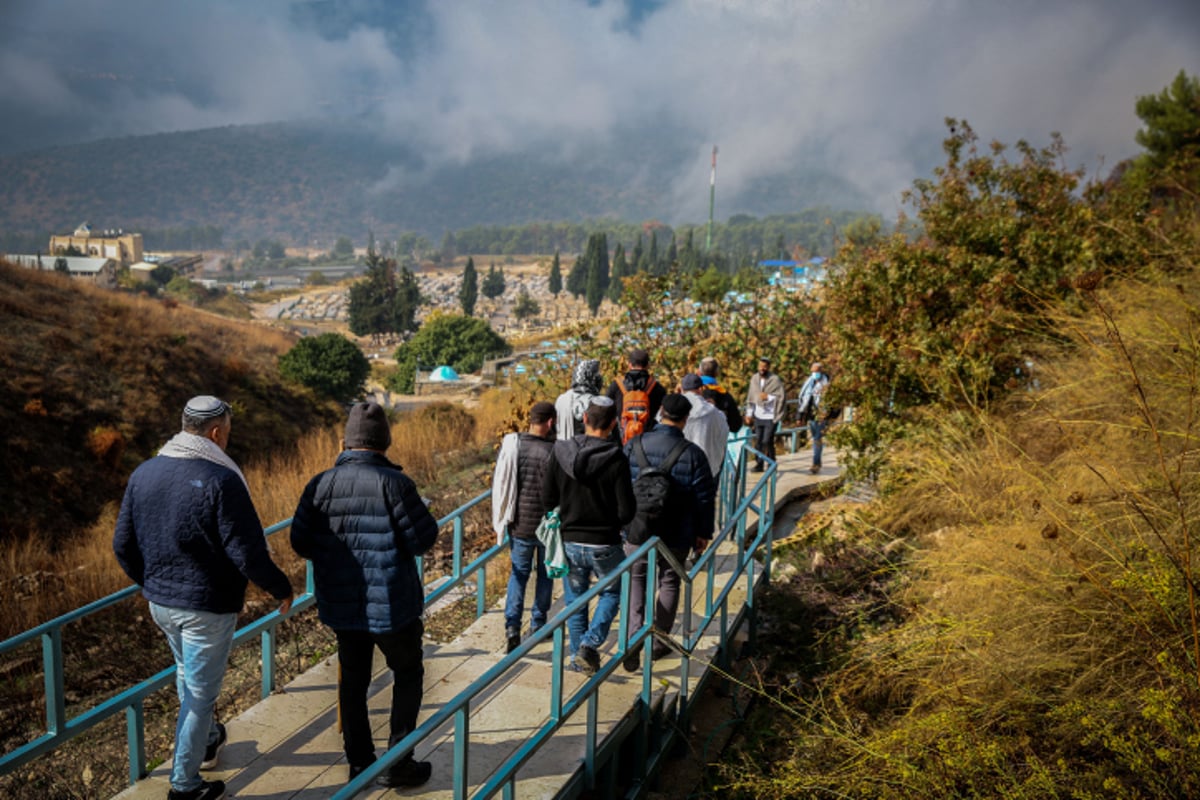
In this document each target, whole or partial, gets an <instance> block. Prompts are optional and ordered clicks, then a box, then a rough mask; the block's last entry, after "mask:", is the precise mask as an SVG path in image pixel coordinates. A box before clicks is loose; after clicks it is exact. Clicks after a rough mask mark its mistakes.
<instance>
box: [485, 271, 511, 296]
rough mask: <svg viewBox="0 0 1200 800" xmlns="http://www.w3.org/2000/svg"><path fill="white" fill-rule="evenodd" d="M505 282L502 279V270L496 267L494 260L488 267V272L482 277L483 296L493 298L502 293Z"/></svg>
mask: <svg viewBox="0 0 1200 800" xmlns="http://www.w3.org/2000/svg"><path fill="white" fill-rule="evenodd" d="M506 285H507V284H506V283H505V280H504V270H502V269H496V264H495V262H493V263H492V265H491V267H489V269H488V274H487V276H486V277H484V279H483V286H482V287H481V289H482V291H483V296H484V297H486V298H488V299H489V300H495V299H496V298H497V297H499V296H500V295H502V294H504V289H505V286H506Z"/></svg>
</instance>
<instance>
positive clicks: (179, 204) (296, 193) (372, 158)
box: [0, 121, 869, 247]
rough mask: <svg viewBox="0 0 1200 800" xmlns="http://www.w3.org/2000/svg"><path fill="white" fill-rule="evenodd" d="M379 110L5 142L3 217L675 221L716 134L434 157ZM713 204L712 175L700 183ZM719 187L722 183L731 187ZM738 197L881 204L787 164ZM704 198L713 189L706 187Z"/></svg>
mask: <svg viewBox="0 0 1200 800" xmlns="http://www.w3.org/2000/svg"><path fill="white" fill-rule="evenodd" d="M373 127H374V126H373V125H372V124H369V123H368V122H367V121H363V123H362V125H361V126H358V125H356V124H355V123H354V122H345V123H341V124H338V125H329V124H324V123H271V124H265V125H253V126H226V127H221V128H208V129H204V130H197V131H183V132H178V133H158V134H151V135H147V136H132V137H122V138H117V139H103V140H99V141H93V142H87V143H82V144H73V145H62V146H56V147H51V148H46V149H41V150H33V151H25V152H21V153H16V154H11V155H7V156H0V231H5V232H34V231H50V230H56V231H57V230H66V229H70V228H73V227H74V226H75V225H76V224H78V223H79V222H80V221H81V220H85V219H87V220H91V221H93V222H95V223H96V224H98V225H100V226H101V227H122V228H125V229H127V230H138V229H157V228H169V227H179V226H202V225H216V226H219V227H220V228H222V230H223V231H224V234H225V237H226V240H227V241H229V242H232V241H233V240H234V239H235V238H247V239H251V240H254V239H258V238H261V237H276V238H281V239H283V240H285V241H287V242H289V243H291V244H296V245H314V246H318V247H325V246H329V245H331V244H332V242H333V239H334V238H335V237H337V236H339V235H350V236H352V237H354V238H364V239H365V234H366V231H367V230H374V231H376V232H377V233H379V234H381V235H384V236H393V235H399V234H400V233H403V232H405V231H414V232H418V233H423V234H425V235H427V236H429V237H430V238H433V239H436V238H439V237H440V236H441V235H442V234H443V233H444V232H445V231H447V230H459V229H463V228H468V227H472V226H475V225H513V224H524V223H529V222H550V221H580V220H587V219H599V218H604V217H615V218H618V219H624V220H631V221H639V220H646V219H664V218H665V221H668V222H680V221H691V222H697V221H698V220H673V219H671V218H670V216H671V215H670V213H669V209H671V208H672V207H674V206H676V205H677V204H678V202H679V201H678V198H677V197H673V196H672V188H671V187H672V186H673V185H674V183H675V180H676V178H677V177H678V175H680V174H682V173H683V171H684V170H685V168H686V167H687V166H688V164H689V163H690V159H691V157H692V153H694V152H695V150H696V148H697V147H698V146H699V145H700V143H699V142H698V141H697V140H696V137H695V136H689V135H687V134H686V133H685V132H682V131H679V130H677V129H670V128H666V127H662V128H655V127H654V126H647V127H645V128H642V129H640V130H628V131H625V132H624V133H623V134H621V135H618V136H616V137H614V138H613V139H611V140H608V141H607V142H597V143H595V146H591V147H586V148H583V147H577V148H575V149H573V150H572V151H571V153H570V154H566V153H564V152H563V150H562V148H561V147H558V146H556V145H555V144H554V143H551V142H546V141H537V140H536V137H532V138H531V143H530V145H529V147H528V149H527V150H525V151H523V152H518V153H513V154H503V155H488V154H480V155H476V156H474V157H472V158H470V159H469V160H467V161H465V162H463V163H461V164H453V163H440V164H431V163H429V162H428V161H427V159H426V158H425V157H424V156H423V155H422V154H421V153H419V152H417V151H415V150H414V149H412V148H410V147H408V146H406V145H404V144H403V143H397V142H388V141H386V140H384V139H381V138H379V137H377V136H375V135H374V134H372V133H370V132H368V131H370V130H372V129H373ZM696 190H697V197H698V198H699V196H700V195H701V194H703V195H704V196H703V198H702V200H703V206H704V207H705V208H706V207H707V200H708V197H707V194H708V191H707V190H708V186H707V183H706V184H705V185H703V186H697V189H696ZM718 191H720V189H719V188H718ZM728 194H729V195H730V196H728V197H722V198H721V200H720V208H721V209H722V216H732V215H735V214H751V215H755V216H764V215H769V214H773V213H786V212H789V211H798V210H800V209H802V208H805V207H810V206H814V205H827V206H831V207H841V208H866V207H867V206H869V203H868V201H867V199H866V198H865V197H864V196H863V195H862V194H861V193H860V192H858V190H856V189H855V188H854V187H853V186H851V185H850V183H849V182H847V181H845V180H844V179H842V178H840V177H838V176H835V175H831V174H828V173H821V172H819V171H803V170H800V169H798V168H784V169H781V171H780V173H778V174H775V175H771V176H769V177H766V178H763V179H761V180H758V181H754V182H751V183H750V184H748V185H747V186H746V187H745V188H744V189H743V190H742V191H740V192H732V191H731V192H729V193H728ZM697 202H699V201H697Z"/></svg>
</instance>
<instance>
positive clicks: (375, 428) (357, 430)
mask: <svg viewBox="0 0 1200 800" xmlns="http://www.w3.org/2000/svg"><path fill="white" fill-rule="evenodd" d="M345 441H346V449H348V450H351V449H354V450H362V449H365V450H380V451H386V450H387V449H388V447H389V446H390V445H391V443H392V426H391V423H389V422H388V418H387V412H386V411H384V410H383V407H382V406H380V405H379V404H378V403H355V404H354V405H353V406H351V407H350V418H349V419H348V420H346V435H345Z"/></svg>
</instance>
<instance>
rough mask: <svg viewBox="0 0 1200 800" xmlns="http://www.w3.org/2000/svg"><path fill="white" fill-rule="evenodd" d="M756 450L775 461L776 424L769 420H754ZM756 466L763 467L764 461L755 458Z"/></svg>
mask: <svg viewBox="0 0 1200 800" xmlns="http://www.w3.org/2000/svg"><path fill="white" fill-rule="evenodd" d="M754 449H755V450H757V451H758V452H760V453H762V454H763V455H764V456H766V457H767V458H769V459H771V460H772V461H774V460H775V422H774V420H769V419H755V420H754ZM754 463H755V465H756V466H759V467H761V466H762V465H763V460H762V459H761V458H759V457H758V456H755V457H754Z"/></svg>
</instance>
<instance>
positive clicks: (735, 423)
mask: <svg viewBox="0 0 1200 800" xmlns="http://www.w3.org/2000/svg"><path fill="white" fill-rule="evenodd" d="M719 372H720V365H719V364H717V360H716V359H715V358H713V357H712V356H706V357H704V358H702V359H700V366H699V367H697V368H696V374H697V375H699V376H700V381H701V382H702V383H703V384H704V387H703V390H702V391H703V394H704V399H705V400H708V401H709V402H711V403H712V404H713V405H714V406H716V407H717V410H719V411H720V412H721V413H722V414H724V415H725V423H726V424H727V425H728V426H729V432H730V433H737V432H738V431H740V430H741V429H742V409H741V407H740V406H739V405H738V401H737V400H734V399H733V395H731V394H730V393H729V392H727V391H725V387H723V386H721V384H720V383H718V382H717V376H718V373H719Z"/></svg>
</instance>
